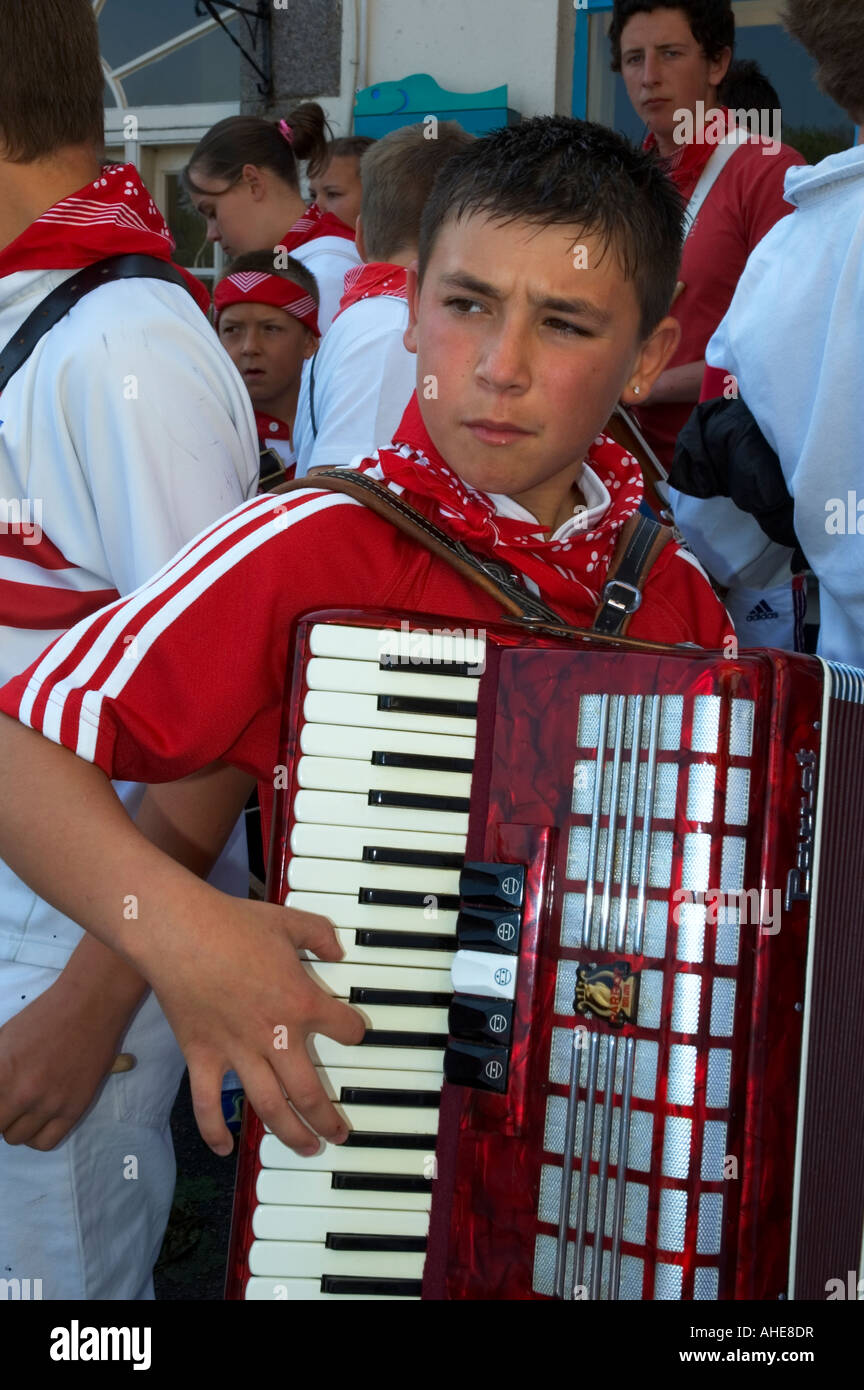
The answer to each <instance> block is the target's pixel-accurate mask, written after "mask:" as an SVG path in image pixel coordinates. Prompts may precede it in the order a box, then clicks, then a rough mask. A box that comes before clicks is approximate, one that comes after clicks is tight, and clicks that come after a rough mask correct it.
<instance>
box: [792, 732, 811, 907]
mask: <svg viewBox="0 0 864 1390" xmlns="http://www.w3.org/2000/svg"><path fill="white" fill-rule="evenodd" d="M796 761H797V763H798V766H799V767H800V769H801V801H800V803H799V811H798V849H797V854H796V858H797V863H796V865H795V868H794V869H790V870H789V873H788V874H787V876H786V911H787V912H788V911H789V910H790V909H791V907H792V904H793V903H797V902H806V901H807V899H808V898H809V897H810V878H811V874H812V871H813V841H814V837H815V834H816V754H815V753H798V754H797V758H796Z"/></svg>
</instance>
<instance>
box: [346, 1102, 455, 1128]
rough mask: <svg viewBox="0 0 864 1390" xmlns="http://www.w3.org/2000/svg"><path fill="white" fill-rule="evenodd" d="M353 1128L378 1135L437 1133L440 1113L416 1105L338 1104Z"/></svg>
mask: <svg viewBox="0 0 864 1390" xmlns="http://www.w3.org/2000/svg"><path fill="white" fill-rule="evenodd" d="M336 1104H337V1106H338V1107H339V1111H340V1113H341V1114H343V1115H344V1116H345V1119H346V1120H347V1121H348V1124H349V1125H350V1126H351V1128H352V1129H359V1130H365V1131H367V1132H368V1131H369V1130H372V1131H373V1132H374V1133H375V1134H435V1133H437V1130H438V1111H437V1110H431V1109H427V1108H426V1107H425V1106H414V1105H341V1104H340V1103H339V1101H337V1102H336Z"/></svg>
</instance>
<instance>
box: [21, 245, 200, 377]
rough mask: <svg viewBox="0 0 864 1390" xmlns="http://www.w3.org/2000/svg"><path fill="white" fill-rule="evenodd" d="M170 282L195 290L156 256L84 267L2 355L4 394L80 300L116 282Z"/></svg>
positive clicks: (47, 298) (50, 296) (30, 317)
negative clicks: (34, 351)
mask: <svg viewBox="0 0 864 1390" xmlns="http://www.w3.org/2000/svg"><path fill="white" fill-rule="evenodd" d="M143 279H147V280H168V281H169V282H170V283H171V284H173V285H180V286H181V287H182V288H183V289H184V290H186V291H187V293H189V294H191V290H190V289H189V286H188V285H187V283H186V281H185V280H184V278H183V276H182V275H181V274H180V271H179V270H178V269H177V267H176V266H173V265H171V263H170V262H169V261H160V260H158V259H157V257H156V256H142V255H139V254H137V253H132V254H130V255H122V256H108V257H106V259H105V260H101V261H94V262H93V264H92V265H87V266H84V268H83V270H78V271H76V272H75V274H74V275H70V276H69V278H68V280H64V281H63V284H62V285H58V286H57V288H56V290H52V291H51V293H50V294H47V295H46V296H45V298H44V299H43V300H40V302H39V303H38V304H37V305H36V308H35V309H34V310H33V312H32V314H29V315H28V317H27V318H26V319H25V320H24V322H23V323H22V325H21V327H20V328H19V329H18V331H17V332H16V333H13V335H12V337H11V338H10V339H9V342H8V343H7V344H6V346H5V347H4V348H3V351H2V352H0V391H2V390H3V388H4V387H5V386H6V385H7V383H8V381H9V379H10V377H11V376H13V375H14V373H15V372H17V370H18V368H19V367H22V366H23V365H24V363H25V362H26V361H27V358H28V357H29V356H30V354H31V352H32V351H33V349H34V348H35V346H36V344H37V343H38V342H39V339H40V338H41V337H43V335H44V334H45V333H47V332H48V330H49V328H53V327H54V325H55V323H59V322H60V320H61V319H62V318H63V317H64V316H65V315H66V314H68V313H69V310H70V309H72V308H74V307H75V305H76V304H77V303H78V301H79V299H83V298H84V295H85V294H89V293H90V291H91V290H95V289H98V288H99V286H100V285H107V284H109V283H110V282H111V281H112V280H143Z"/></svg>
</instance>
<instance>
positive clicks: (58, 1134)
mask: <svg viewBox="0 0 864 1390" xmlns="http://www.w3.org/2000/svg"><path fill="white" fill-rule="evenodd" d="M71 1128H72V1123H71V1122H70V1121H69V1120H59V1119H58V1120H51V1121H49V1123H48V1124H47V1125H43V1126H42V1128H41V1129H40V1130H39V1132H38V1133H37V1134H34V1136H33V1138H32V1139H28V1140H27V1146H28V1148H31V1149H38V1150H39V1152H40V1153H47V1151H48V1150H49V1149H54V1148H56V1147H57V1145H58V1144H59V1143H60V1141H61V1139H65V1138H66V1135H67V1134H68V1133H69V1131H70V1129H71Z"/></svg>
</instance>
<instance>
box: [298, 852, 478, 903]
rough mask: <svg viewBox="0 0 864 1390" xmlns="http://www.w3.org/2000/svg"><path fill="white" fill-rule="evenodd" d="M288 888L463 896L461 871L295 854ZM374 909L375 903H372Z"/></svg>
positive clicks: (308, 891) (332, 891) (334, 891)
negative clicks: (373, 890)
mask: <svg viewBox="0 0 864 1390" xmlns="http://www.w3.org/2000/svg"><path fill="white" fill-rule="evenodd" d="M288 885H289V887H290V888H291V889H292V891H296V892H307V893H314V892H316V891H318V892H320V891H322V890H324V889H326V890H328V891H329V892H331V893H346V894H353V895H354V896H355V897H356V895H357V893H359V891H360V889H361V888H386V889H392V890H394V891H396V892H405V893H420V894H422V895H423V896H424V897H426V896H433V897H434V896H435V895H436V894H455V895H456V896H457V897H458V896H459V872H458V870H457V869H414V868H406V867H403V866H402V865H398V864H364V863H362V862H360V861H354V862H353V863H352V862H351V861H350V860H344V859H327V860H322V859H301V858H300V856H299V855H295V856H294V858H293V859H292V860H291V861H290V863H289V865H288ZM372 905H373V906H374V904H372Z"/></svg>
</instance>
